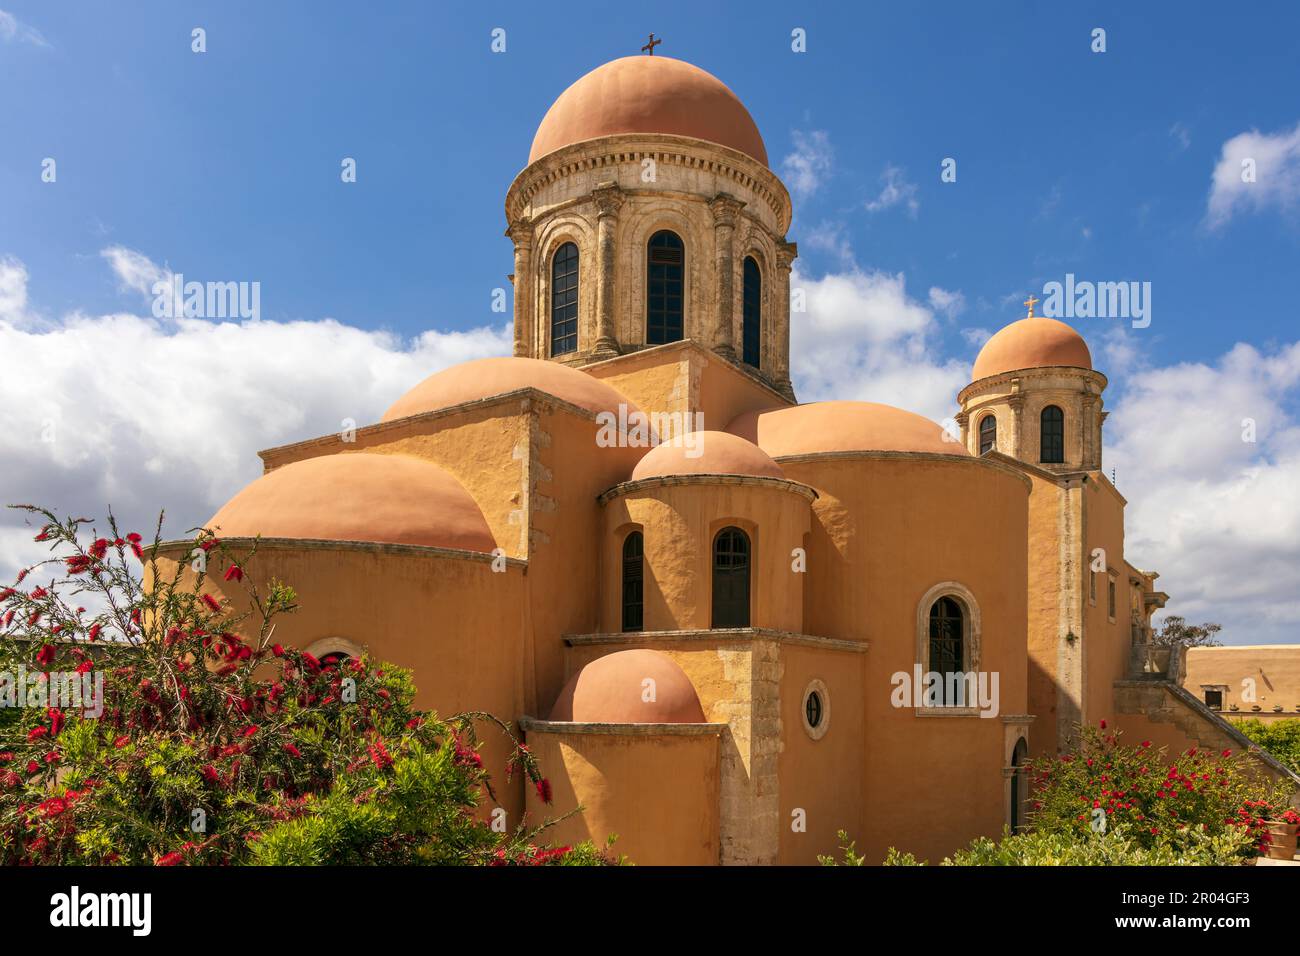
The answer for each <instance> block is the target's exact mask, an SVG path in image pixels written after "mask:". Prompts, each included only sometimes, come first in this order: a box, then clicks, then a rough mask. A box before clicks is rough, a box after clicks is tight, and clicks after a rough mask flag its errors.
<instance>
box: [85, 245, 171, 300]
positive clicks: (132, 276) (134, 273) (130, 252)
mask: <svg viewBox="0 0 1300 956" xmlns="http://www.w3.org/2000/svg"><path fill="white" fill-rule="evenodd" d="M99 254H100V256H102V257H103V258H104V259H105V260H106V261H107V262H108V264H109V266H110V267H111V268H112V270H113V274H114V275H116V276H117V281H118V286H119V288H121V289H122V290H123V291H124V292H138V293H139V294H140V295H142V296H145V297H146V298H153V287H154V283H155V282H166V283H168V284H169V285H170V283H171V281H172V270H171V269H168V268H167V267H166V266H160V265H157V264H156V263H154V261H153V260H152V259H150V258H149V257H148V256H146V255H145V254H144V253H142V252H136V251H135V250H134V249H128V248H126V246H109V247H108V248H106V249H101V250H100V251H99Z"/></svg>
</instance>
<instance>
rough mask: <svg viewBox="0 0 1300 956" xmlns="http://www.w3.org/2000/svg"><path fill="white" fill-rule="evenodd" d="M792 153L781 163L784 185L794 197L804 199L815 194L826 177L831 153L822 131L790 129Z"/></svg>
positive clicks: (828, 138) (825, 134)
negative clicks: (792, 142) (783, 172)
mask: <svg viewBox="0 0 1300 956" xmlns="http://www.w3.org/2000/svg"><path fill="white" fill-rule="evenodd" d="M790 136H791V139H793V140H794V152H793V153H791V154H790V155H789V156H787V157H786V158H785V159H784V160H783V161H782V163H781V167H782V169H783V170H784V171H785V182H786V184H787V185H788V186H789V187H790V191H791V192H793V193H794V194H795V196H797V197H800V198H807V197H808V196H811V195H812V194H813V193H815V192H816V191H817V189H818V187H820V186H821V184H822V183H823V182H825V180H826V177H827V176H828V175H829V174H830V171H831V165H832V161H833V156H834V153H833V151H832V150H831V141H830V137H829V136H828V135H827V133H826V131H825V130H820V129H817V130H812V131H811V132H807V133H805V132H804V131H802V130H794V131H793V132H792V133H791V134H790Z"/></svg>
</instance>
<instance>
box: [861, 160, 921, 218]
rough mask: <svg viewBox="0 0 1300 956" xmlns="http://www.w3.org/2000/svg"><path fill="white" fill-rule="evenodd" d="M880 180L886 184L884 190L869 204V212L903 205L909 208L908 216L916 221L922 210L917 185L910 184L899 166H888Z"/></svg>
mask: <svg viewBox="0 0 1300 956" xmlns="http://www.w3.org/2000/svg"><path fill="white" fill-rule="evenodd" d="M880 180H881V182H883V183H884V184H885V185H884V188H882V189H881V190H880V195H879V196H877V197H876V198H875V199H872V200H870V201H869V202H868V203H867V212H883V211H885V210H886V209H891V208H893V207H894V206H897V205H899V204H900V203H901V204H904V205H906V206H907V214H908V215H909V216H911V217H912V218H913V219H915V218H916V214H917V211H918V210H919V209H920V208H921V203H920V201H919V200H918V199H917V198H916V183H912V182H908V180H907V177H906V175H904V173H903V170H901V169H899V168H898V167H897V166H886V167H885V171H884V172H883V173H881V175H880Z"/></svg>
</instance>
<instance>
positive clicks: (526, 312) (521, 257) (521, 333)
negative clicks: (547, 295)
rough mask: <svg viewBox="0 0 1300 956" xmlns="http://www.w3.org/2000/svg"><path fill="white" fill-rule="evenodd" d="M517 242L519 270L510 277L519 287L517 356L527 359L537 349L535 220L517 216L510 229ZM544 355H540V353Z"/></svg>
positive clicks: (516, 303) (516, 326)
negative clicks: (534, 312) (534, 254)
mask: <svg viewBox="0 0 1300 956" xmlns="http://www.w3.org/2000/svg"><path fill="white" fill-rule="evenodd" d="M506 236H508V237H509V238H510V239H511V240H512V241H513V242H514V244H515V272H514V275H512V276H511V277H510V278H511V280H512V281H513V282H514V288H515V348H514V353H515V355H516V356H519V357H523V358H527V357H529V355H530V353H531V352H532V351H533V338H534V331H535V330H534V329H533V299H534V297H535V296H534V293H535V292H536V285H535V283H534V282H533V281H532V280H533V266H532V263H533V227H532V223H529V222H526V221H525V220H522V219H517V220H515V221H514V222H512V223H511V224H510V228H509V229H507V230H506ZM539 357H540V356H539Z"/></svg>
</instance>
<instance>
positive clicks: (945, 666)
mask: <svg viewBox="0 0 1300 956" xmlns="http://www.w3.org/2000/svg"><path fill="white" fill-rule="evenodd" d="M963 635H964V621H963V617H962V609H961V605H960V604H958V603H957V602H956V601H955V600H953V599H952V598H950V597H941V598H939V600H937V601H935V602H934V604H932V605H931V606H930V664H929V670H931V671H934V672H935V673H937V674H939V676H940V677H941V678H943V696H942V698H941V699H942V701H943V703H944V704H945V705H947V706H952V705H955V704H956V703H957V701H956V700H949V699H948V695H949V690H950V685H949V683H948V680H947V677H948V675H949V674H960V673H962V672H963V667H962V664H963V660H962V658H963V654H964V650H963V647H962V638H963Z"/></svg>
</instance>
